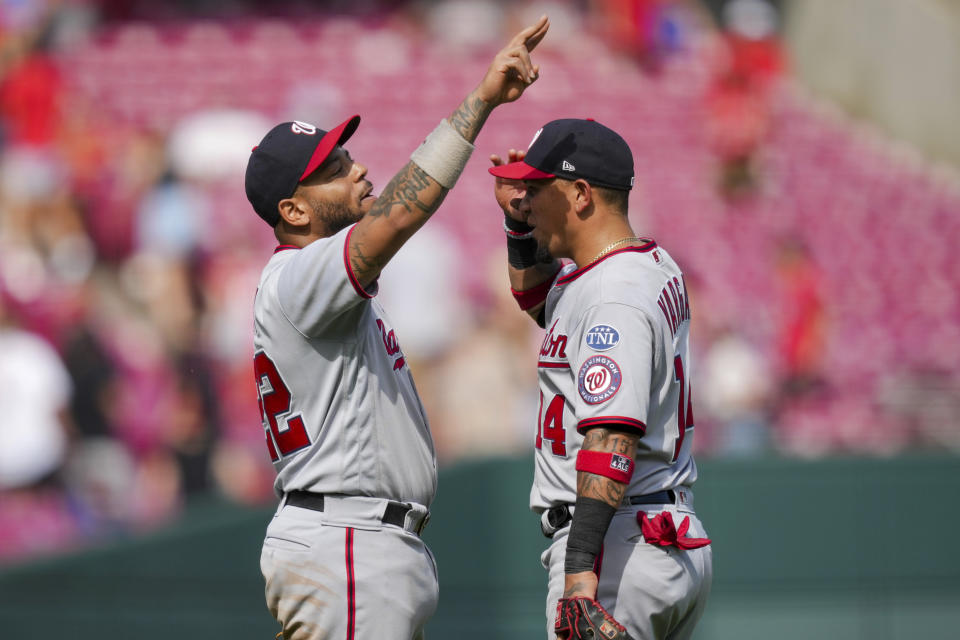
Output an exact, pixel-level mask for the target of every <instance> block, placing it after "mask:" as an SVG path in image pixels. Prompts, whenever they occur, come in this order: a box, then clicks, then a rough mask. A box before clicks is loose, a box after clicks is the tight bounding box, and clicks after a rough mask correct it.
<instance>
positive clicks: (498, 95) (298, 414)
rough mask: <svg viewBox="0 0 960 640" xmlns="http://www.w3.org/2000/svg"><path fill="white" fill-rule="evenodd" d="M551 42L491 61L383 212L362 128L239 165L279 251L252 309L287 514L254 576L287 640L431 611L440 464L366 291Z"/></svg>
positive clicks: (397, 180)
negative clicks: (433, 514) (356, 142)
mask: <svg viewBox="0 0 960 640" xmlns="http://www.w3.org/2000/svg"><path fill="white" fill-rule="evenodd" d="M548 28H549V22H548V20H547V18H546V16H544V17H543V18H541V19H540V20H538V21H537V22H536V24H533V25H531V26H529V27H527V28H526V29H524V30H523V31H521V32H520V33H518V34H517V35H516V36H515V37H514V38H513V39H512V40H511V41H510V43H509V44H507V46H506V47H504V48H503V49H502V50H501V51H499V52H498V53H497V54H496V56H495V57H494V59H493V61H492V62H491V64H490V66H489V68H488V69H487V71H486V73H485V74H484V76H483V78H482V80H481V81H480V83H479V84H478V85H477V87H476V88H475V89H474V90H473V91H472V92H471V93H470V94H469V95H468V96H467V97H466V99H464V101H463V102H462V103H461V104H460V105H459V106H458V107H457V108H456V110H454V112H453V113H452V114H451V115H450V116H449V117H448V118H446V119H445V120H443V121H441V123H440V124H439V125H438V126H437V128H436V129H435V130H434V131H433V132H432V133H430V134H429V135H428V136H427V138H426V140H425V141H424V142H423V144H422V145H420V147H419V148H417V149H416V150H415V151H414V152H413V154H412V155H411V158H410V161H409V162H408V163H406V165H405V166H403V167H402V168H401V169H400V170H399V171H398V172H397V174H396V175H395V176H394V177H393V178H392V179H391V180H390V181H389V182H388V183H387V185H386V186H385V187H384V189H383V191H382V192H381V193H380V195H379V196H375V195H374V194H373V185H372V184H371V182H370V181H369V180H368V179H367V169H366V167H365V166H364V165H363V164H361V163H360V162H359V161H358V160H355V159H354V158H353V157H352V156H351V155H350V153H349V152H348V151H347V150H346V149H345V148H344V147H343V145H344V144H345V143H346V142H347V140H348V139H349V138H350V137H351V136H352V135H353V133H354V131H356V129H357V126H358V125H359V122H360V118H359V117H357V116H354V117H352V118H349V119H347V120H345V121H344V122H342V123H340V124H339V125H337V126H335V127H334V128H332V129H330V130H329V131H324V130H322V129H320V128H319V127H317V126H315V125H312V124H310V123H306V122H300V121H295V122H285V123H282V124H279V125H277V126H276V127H274V128H273V129H272V130H271V131H270V132H269V133H267V135H266V136H265V137H264V138H263V140H262V141H261V142H260V144H259V145H258V146H257V147H256V148H255V149H254V151H253V152H252V153H251V155H250V160H249V163H248V166H247V174H246V192H247V197H248V199H249V200H250V202H251V204H252V205H253V208H254V210H255V211H256V212H257V214H258V215H259V216H260V217H261V218H263V219H264V220H265V221H266V222H267V223H268V224H269V225H270V226H271V227H272V228H273V231H274V234H275V235H276V238H277V242H278V246H277V249H276V251H275V252H274V254H273V256H272V257H271V258H270V260H269V261H268V262H267V264H266V266H265V267H264V269H263V273H262V275H261V278H260V284H259V288H258V290H257V294H256V299H255V302H254V353H255V355H254V373H255V380H256V384H257V389H258V391H259V400H260V409H261V418H262V424H263V429H264V436H265V438H266V444H267V450H268V452H269V455H270V457H271V459H272V460H273V464H274V468H275V469H276V472H277V478H276V482H275V483H274V489H275V491H276V493H277V495H278V496H279V497H280V505H279V507H278V509H277V512H276V515H275V517H274V518H273V520H272V521H271V522H270V524H269V526H268V527H267V532H266V537H265V539H264V543H263V549H262V553H261V558H260V566H261V570H262V571H263V575H264V578H265V580H266V599H267V605H268V607H269V609H270V611H271V613H272V614H273V615H274V617H275V618H276V619H277V620H278V622H279V623H280V625H281V627H282V631H281V636H282V637H283V638H288V639H293V640H319V639H321V638H323V639H325V638H335V639H337V640H340V639H342V638H348V639H349V638H357V639H362V638H383V639H384V640H411V639H415V638H420V637H422V630H423V627H424V624H425V623H426V621H427V619H428V618H429V617H430V616H431V615H432V614H433V612H434V610H435V609H436V606H437V589H438V587H437V576H436V566H435V564H434V561H433V556H432V555H431V554H430V552H429V550H428V549H427V548H426V546H425V545H424V543H423V541H422V540H421V539H420V537H419V534H420V531H421V530H422V528H423V526H424V524H425V523H426V521H427V518H428V515H429V508H430V505H431V503H432V501H433V497H434V493H435V490H436V483H437V469H436V456H435V453H434V446H433V441H432V438H431V435H430V429H429V426H428V424H427V419H426V416H425V413H424V409H423V406H422V404H421V402H420V398H419V396H418V394H417V390H416V388H415V386H414V382H413V379H412V377H411V375H410V370H409V368H408V367H407V366H406V362H405V359H404V357H403V352H402V350H401V348H400V341H399V339H398V338H397V336H396V332H395V331H394V329H393V328H392V326H391V322H390V319H389V317H388V316H387V314H386V311H385V310H384V309H383V308H382V307H381V306H380V304H379V303H378V302H377V301H376V299H375V296H376V294H377V291H378V284H377V279H378V276H379V275H380V272H381V271H382V270H383V268H384V267H385V266H386V265H387V263H388V262H389V260H390V259H391V258H392V257H393V255H394V254H395V253H396V252H397V251H398V250H399V249H400V247H401V246H402V245H403V243H404V242H406V241H407V239H408V238H410V236H411V235H413V233H415V232H416V231H417V229H419V228H420V227H421V226H422V225H423V224H424V223H426V221H427V220H428V219H429V218H430V216H431V215H433V213H434V212H435V211H436V210H437V208H438V207H439V206H440V203H441V202H442V201H443V198H444V196H445V195H446V194H447V192H448V191H449V190H450V189H451V188H452V187H453V186H454V184H455V183H456V181H457V179H458V177H459V175H460V172H461V171H462V170H463V167H464V166H465V165H466V163H467V160H468V159H469V157H470V154H471V152H472V150H473V145H472V142H473V140H474V139H475V138H476V136H477V134H478V133H479V131H480V128H481V127H482V126H483V123H484V121H485V120H486V119H487V117H488V116H489V115H490V113H491V111H492V110H493V109H494V108H495V107H496V106H497V105H500V104H503V103H505V102H510V101H513V100H516V99H518V98H519V97H520V96H521V95H522V94H523V92H524V91H525V90H526V88H527V87H528V86H529V85H530V84H531V83H532V82H534V81H535V80H536V78H537V75H538V72H539V69H538V68H537V66H536V65H535V64H533V63H532V61H531V59H530V52H531V51H532V50H533V49H534V48H535V47H536V45H537V44H538V43H539V42H540V41H541V40H542V39H543V37H544V35H546V33H547V30H548Z"/></svg>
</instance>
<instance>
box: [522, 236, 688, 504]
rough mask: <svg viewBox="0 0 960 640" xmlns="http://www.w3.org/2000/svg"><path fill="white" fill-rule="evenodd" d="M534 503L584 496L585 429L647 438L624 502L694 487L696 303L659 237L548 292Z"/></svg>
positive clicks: (560, 279) (563, 279)
mask: <svg viewBox="0 0 960 640" xmlns="http://www.w3.org/2000/svg"><path fill="white" fill-rule="evenodd" d="M545 314H546V315H545V320H546V322H545V326H546V327H547V334H546V337H545V338H544V341H543V345H542V346H541V348H540V355H539V361H538V374H539V382H540V413H539V416H538V420H537V425H538V431H537V440H536V448H537V450H536V452H535V454H536V455H535V458H536V467H535V474H534V483H533V488H532V489H531V491H530V507H531V508H532V509H533V510H534V511H537V512H541V511H543V510H544V509H547V508H549V507H551V506H554V505H557V504H561V503H566V504H573V503H574V502H575V501H576V498H577V487H576V482H577V472H576V468H575V463H576V458H577V452H578V451H579V450H580V446H581V443H582V442H583V437H582V435H581V434H580V433H578V428H579V429H581V430H583V429H585V428H589V427H590V426H602V425H610V426H611V427H613V428H617V429H621V430H624V431H632V432H635V433H639V434H641V436H642V437H641V438H640V443H639V446H638V452H637V459H636V463H635V467H634V473H633V477H632V479H631V480H630V486H629V487H627V492H626V495H627V496H637V495H643V494H647V493H653V492H655V491H660V490H662V489H673V488H676V487H679V486H681V485H686V486H691V485H692V484H693V483H694V481H695V480H696V477H697V467H696V464H695V463H694V461H693V456H692V455H691V453H690V450H691V444H692V439H693V438H692V436H693V433H692V429H693V415H692V413H693V412H692V405H691V402H690V385H689V384H688V382H687V377H686V376H687V373H688V372H689V367H690V363H689V348H688V346H687V339H688V335H689V329H690V322H689V319H690V306H689V304H688V302H687V292H686V285H685V284H684V280H683V274H682V273H681V272H680V268H679V267H678V266H677V264H676V263H675V262H674V261H673V259H672V258H671V257H670V256H669V255H668V254H667V252H666V251H664V250H663V249H662V248H660V247H658V246H657V244H656V243H655V242H653V241H652V240H650V241H645V244H643V245H642V246H637V247H626V248H624V249H620V250H618V251H613V252H611V253H609V254H607V255H606V256H604V257H603V258H601V259H600V260H598V261H596V262H593V263H591V264H589V265H586V266H585V267H584V268H582V269H577V267H576V265H574V264H570V265H567V266H565V267H564V268H563V269H562V270H561V271H560V273H559V274H558V276H557V278H556V280H555V281H554V283H553V287H552V288H551V289H550V292H549V294H548V295H547V301H546V309H545Z"/></svg>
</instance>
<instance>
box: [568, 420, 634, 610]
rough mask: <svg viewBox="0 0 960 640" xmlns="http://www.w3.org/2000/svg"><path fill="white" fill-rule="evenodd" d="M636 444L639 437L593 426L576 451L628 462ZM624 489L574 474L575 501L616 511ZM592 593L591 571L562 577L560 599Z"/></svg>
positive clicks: (612, 482) (593, 577) (608, 480)
mask: <svg viewBox="0 0 960 640" xmlns="http://www.w3.org/2000/svg"><path fill="white" fill-rule="evenodd" d="M639 441H640V435H639V434H634V433H625V432H623V431H617V430H615V429H607V428H604V427H595V428H593V429H590V431H588V432H587V434H586V436H584V439H583V444H582V445H581V447H580V448H581V449H582V450H584V451H600V452H603V453H619V454H620V455H623V456H626V457H628V458H630V459H631V460H632V459H634V458H635V457H636V455H637V443H638V442H639ZM626 490H627V485H626V484H624V483H622V482H617V481H616V480H613V479H612V478H608V477H606V476H601V475H597V474H595V473H590V472H589V471H577V497H578V498H591V499H593V500H599V501H601V502H603V503H606V504H608V505H610V506H611V507H613V508H615V509H616V508H618V507H619V506H620V503H621V502H622V501H623V496H624V493H625V492H626ZM577 513H579V512H574V514H573V517H574V519H576V517H577ZM596 593H597V575H596V574H595V573H594V572H593V571H581V572H579V573H568V574H566V578H565V584H564V593H563V597H564V598H573V597H577V596H585V597H588V598H594V597H596Z"/></svg>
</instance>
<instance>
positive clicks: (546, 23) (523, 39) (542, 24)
mask: <svg viewBox="0 0 960 640" xmlns="http://www.w3.org/2000/svg"><path fill="white" fill-rule="evenodd" d="M549 28H550V20H549V19H548V18H547V14H543V15H542V16H540V19H539V20H537V22H536V24H533V25H530V26H529V27H527V28H526V29H524V30H523V31H521V32H520V33H518V34H517V35H515V36H513V40H511V41H510V46H516V45H518V44H522V45H524V46H525V47H526V48H527V51H533V49H534V48H535V47H536V46H537V45H538V44H540V41H541V40H543V36H545V35H547V29H549Z"/></svg>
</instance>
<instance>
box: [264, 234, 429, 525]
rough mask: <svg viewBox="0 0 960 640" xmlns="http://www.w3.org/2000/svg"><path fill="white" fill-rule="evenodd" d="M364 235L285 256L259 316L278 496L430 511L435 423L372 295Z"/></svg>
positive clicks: (267, 272) (273, 262)
mask: <svg viewBox="0 0 960 640" xmlns="http://www.w3.org/2000/svg"><path fill="white" fill-rule="evenodd" d="M352 230H353V227H349V228H347V229H344V230H343V231H341V232H339V233H337V234H336V235H334V236H332V237H330V238H323V239H320V240H317V241H315V242H312V243H311V244H309V245H307V246H306V247H304V248H303V249H297V248H296V247H293V246H281V247H278V248H277V251H276V252H275V253H274V255H273V257H272V258H271V259H270V261H269V262H268V263H267V265H266V267H265V268H264V270H263V274H262V275H261V277H260V285H259V288H258V290H257V296H256V302H255V304H254V370H255V373H256V379H257V383H258V386H259V393H260V408H261V413H262V416H263V426H264V430H265V433H266V438H267V448H268V449H269V451H270V455H271V457H272V459H273V464H274V467H275V468H276V470H277V480H276V483H275V485H274V488H275V490H276V492H277V493H278V494H282V493H284V492H288V491H292V490H295V489H301V490H307V491H313V492H316V493H323V494H345V495H363V496H374V497H379V498H389V499H392V500H397V501H400V502H416V503H419V504H422V505H424V506H429V505H430V503H431V502H432V500H433V496H434V493H435V491H436V485H437V469H436V455H435V453H434V448H433V440H432V438H431V436H430V429H429V426H428V424H427V418H426V414H425V412H424V409H423V405H422V403H421V402H420V398H419V396H418V395H417V390H416V388H415V387H414V383H413V377H412V376H411V374H410V369H409V367H408V366H406V363H405V361H404V357H403V352H402V351H401V350H400V346H399V343H398V341H397V337H396V334H395V332H394V331H393V329H392V328H391V326H390V322H389V320H388V319H387V317H386V315H385V313H384V311H383V308H382V307H381V306H380V305H379V304H378V303H377V302H376V301H375V300H374V299H373V296H374V295H375V294H376V291H377V290H376V285H373V286H372V287H371V288H370V290H369V291H365V290H364V289H363V288H361V286H360V284H359V283H358V282H357V281H356V279H355V278H354V276H353V272H352V270H351V268H350V263H349V260H348V258H347V252H346V247H347V245H348V241H349V240H348V239H349V235H350V233H351V232H352Z"/></svg>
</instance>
